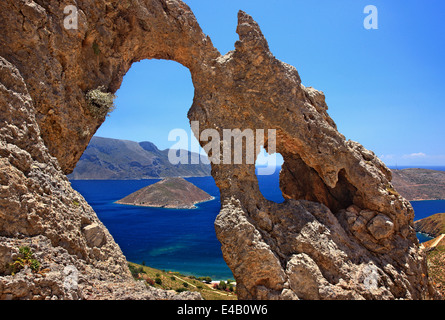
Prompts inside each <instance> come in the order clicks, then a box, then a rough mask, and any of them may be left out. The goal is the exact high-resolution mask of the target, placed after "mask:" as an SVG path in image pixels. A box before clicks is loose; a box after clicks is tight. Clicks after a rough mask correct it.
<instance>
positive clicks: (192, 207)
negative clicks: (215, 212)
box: [113, 196, 216, 210]
mask: <svg viewBox="0 0 445 320" xmlns="http://www.w3.org/2000/svg"><path fill="white" fill-rule="evenodd" d="M215 199H216V197H214V196H211V199H208V200H204V201H196V202H194V203H193V204H192V206H190V207H166V206H156V205H142V204H133V203H124V202H119V200H117V201H114V202H113V203H115V204H119V205H124V206H133V207H144V208H156V209H171V210H194V209H198V207H197V206H196V205H198V204H201V203H205V202H209V201H213V200H215Z"/></svg>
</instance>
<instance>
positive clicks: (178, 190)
mask: <svg viewBox="0 0 445 320" xmlns="http://www.w3.org/2000/svg"><path fill="white" fill-rule="evenodd" d="M213 199H215V198H214V197H213V196H211V195H209V194H208V193H207V192H205V191H204V190H201V189H200V188H198V187H197V186H195V185H194V184H193V183H191V182H188V181H187V180H185V179H184V178H165V179H163V180H161V181H159V182H156V183H155V184H152V185H149V186H147V187H144V188H142V189H139V190H137V191H136V192H133V193H131V194H129V195H128V196H126V197H125V198H122V199H120V200H118V201H116V203H118V204H125V205H133V206H142V207H155V208H168V209H195V208H196V206H195V205H196V204H198V203H202V202H206V201H210V200H213Z"/></svg>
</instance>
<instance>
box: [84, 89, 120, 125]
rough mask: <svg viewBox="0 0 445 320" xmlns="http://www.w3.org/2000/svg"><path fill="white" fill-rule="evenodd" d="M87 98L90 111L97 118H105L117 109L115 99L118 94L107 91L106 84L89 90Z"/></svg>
mask: <svg viewBox="0 0 445 320" xmlns="http://www.w3.org/2000/svg"><path fill="white" fill-rule="evenodd" d="M85 98H86V100H87V106H88V110H89V112H90V113H91V114H92V115H93V117H94V118H96V119H102V118H105V117H106V116H107V115H108V114H109V113H110V112H113V110H114V109H115V106H114V99H115V98H116V96H115V95H114V94H112V93H110V92H105V87H104V86H100V87H98V88H97V89H93V90H90V91H88V92H87V94H86V95H85Z"/></svg>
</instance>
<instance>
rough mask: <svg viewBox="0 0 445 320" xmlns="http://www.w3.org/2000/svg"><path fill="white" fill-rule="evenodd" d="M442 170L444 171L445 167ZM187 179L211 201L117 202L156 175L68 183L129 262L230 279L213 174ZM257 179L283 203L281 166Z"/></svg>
mask: <svg viewBox="0 0 445 320" xmlns="http://www.w3.org/2000/svg"><path fill="white" fill-rule="evenodd" d="M428 168H431V167H428ZM434 168H436V169H435V170H438V169H437V168H439V167H434ZM440 168H441V169H443V171H445V167H440ZM185 179H186V180H188V181H189V182H191V183H193V184H194V185H196V186H197V187H198V188H201V189H202V190H204V191H206V192H207V193H209V194H210V195H212V196H213V197H215V199H214V200H212V201H207V202H204V203H201V204H198V205H197V208H196V209H163V208H149V207H138V206H129V205H120V204H116V203H115V201H117V200H119V199H121V198H123V197H125V196H127V195H128V194H130V193H132V192H134V191H136V190H139V189H141V188H143V187H145V186H148V185H151V184H153V183H156V182H158V181H159V179H149V180H72V181H71V184H72V186H73V188H74V189H75V190H77V191H78V192H80V193H81V194H82V195H83V197H84V198H85V199H86V200H87V201H88V203H89V204H90V205H91V206H92V207H93V209H94V210H95V211H96V213H97V215H98V217H99V219H100V220H101V221H102V222H103V224H104V225H105V226H106V227H107V228H108V230H109V232H110V233H111V235H112V236H113V238H114V240H115V241H116V243H117V244H118V245H119V246H120V248H121V250H122V252H123V254H124V255H125V257H126V258H127V261H131V262H135V263H139V264H145V265H147V266H150V267H153V268H156V269H160V270H166V271H176V272H180V273H182V274H185V275H193V276H196V277H204V276H210V277H211V278H212V280H227V279H234V277H233V274H232V272H231V270H230V269H229V268H228V266H227V264H226V263H225V261H224V259H223V256H222V252H221V245H220V243H219V241H218V240H217V238H216V234H215V228H214V221H215V218H216V216H217V215H218V213H219V210H220V207H221V202H220V196H219V189H218V187H217V186H216V184H215V181H214V180H213V178H212V177H190V178H185ZM258 183H259V187H260V190H261V193H262V194H263V195H264V197H266V198H267V199H269V200H271V201H275V202H278V203H281V202H283V201H284V199H283V197H282V194H281V191H280V189H279V170H277V171H276V172H275V174H273V175H269V176H264V175H263V176H261V175H259V176H258ZM411 204H412V206H413V208H414V211H415V220H418V219H421V218H424V217H427V216H430V215H432V214H434V213H439V212H445V200H431V201H412V202H411ZM417 236H418V239H419V242H424V241H427V240H430V239H431V238H429V237H427V236H426V235H423V234H420V233H418V234H417Z"/></svg>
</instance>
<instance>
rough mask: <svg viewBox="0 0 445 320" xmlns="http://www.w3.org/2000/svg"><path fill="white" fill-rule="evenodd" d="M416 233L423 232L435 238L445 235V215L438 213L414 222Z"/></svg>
mask: <svg viewBox="0 0 445 320" xmlns="http://www.w3.org/2000/svg"><path fill="white" fill-rule="evenodd" d="M414 229H415V230H416V232H422V233H426V234H428V235H430V236H431V237H433V238H435V237H438V236H440V235H441V234H442V233H445V213H436V214H433V215H432V216H429V217H427V218H423V219H420V220H417V221H415V222H414Z"/></svg>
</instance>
